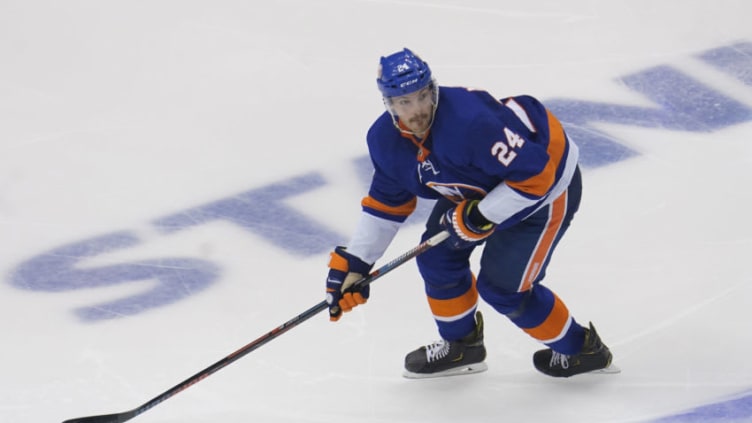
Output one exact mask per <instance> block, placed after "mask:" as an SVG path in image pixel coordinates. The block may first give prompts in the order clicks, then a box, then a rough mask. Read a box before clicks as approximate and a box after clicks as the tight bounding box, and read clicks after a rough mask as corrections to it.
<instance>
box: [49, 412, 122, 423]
mask: <svg viewBox="0 0 752 423" xmlns="http://www.w3.org/2000/svg"><path fill="white" fill-rule="evenodd" d="M135 416H136V413H135V412H133V411H127V412H125V413H115V414H102V415H101V416H89V417H78V418H75V419H70V420H66V421H64V422H63V423H123V422H124V421H126V420H130V419H132V418H133V417H135Z"/></svg>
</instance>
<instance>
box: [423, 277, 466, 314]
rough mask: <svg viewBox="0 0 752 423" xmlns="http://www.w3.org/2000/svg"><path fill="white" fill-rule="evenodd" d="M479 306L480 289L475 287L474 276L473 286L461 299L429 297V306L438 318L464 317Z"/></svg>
mask: <svg viewBox="0 0 752 423" xmlns="http://www.w3.org/2000/svg"><path fill="white" fill-rule="evenodd" d="M477 304H478V289H477V288H476V286H475V277H474V276H473V285H472V286H471V287H470V289H468V290H467V292H465V293H464V294H462V295H460V296H459V297H455V298H449V299H447V300H439V299H436V298H431V297H428V305H429V306H430V307H431V312H432V313H433V315H434V316H435V317H437V318H441V319H449V320H451V319H452V318H454V317H460V316H464V315H465V314H466V313H467V312H468V311H469V310H472V309H474V308H475V306H476V305H477Z"/></svg>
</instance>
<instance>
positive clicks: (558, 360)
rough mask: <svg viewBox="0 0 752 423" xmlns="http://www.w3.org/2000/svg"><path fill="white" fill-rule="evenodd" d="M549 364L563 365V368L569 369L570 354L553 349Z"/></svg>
mask: <svg viewBox="0 0 752 423" xmlns="http://www.w3.org/2000/svg"><path fill="white" fill-rule="evenodd" d="M549 365H550V366H551V367H554V366H557V365H561V368H562V369H568V368H569V356H568V355H566V354H561V353H557V352H556V351H553V354H552V355H551V361H550V362H549Z"/></svg>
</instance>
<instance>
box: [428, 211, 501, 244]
mask: <svg viewBox="0 0 752 423" xmlns="http://www.w3.org/2000/svg"><path fill="white" fill-rule="evenodd" d="M479 202H480V200H465V201H463V202H461V203H460V204H458V205H457V207H455V208H453V209H449V210H447V212H446V213H444V215H443V216H441V221H440V223H441V226H442V227H443V228H444V229H446V230H447V231H448V232H449V238H448V239H447V241H446V242H447V243H448V244H449V245H450V246H451V247H452V248H454V249H456V250H459V249H462V248H469V247H471V246H473V245H475V244H478V243H479V242H482V241H483V240H484V239H486V238H488V237H489V236H490V235H491V234H492V233H493V231H494V229H496V225H495V224H494V223H492V222H490V221H489V220H488V219H486V218H485V217H484V216H483V215H482V214H481V213H480V210H478V203H479Z"/></svg>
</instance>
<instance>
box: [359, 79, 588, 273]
mask: <svg viewBox="0 0 752 423" xmlns="http://www.w3.org/2000/svg"><path fill="white" fill-rule="evenodd" d="M367 142H368V149H369V153H370V156H371V160H372V162H373V166H374V175H373V179H372V182H371V186H370V189H369V192H368V196H367V197H365V198H364V199H363V201H362V209H363V211H364V214H365V216H364V217H363V218H362V219H361V222H360V224H359V226H358V228H357V230H356V232H355V234H354V235H353V239H352V240H351V242H350V243H349V249H350V252H351V253H353V254H355V255H357V256H358V257H361V258H362V259H363V260H365V261H367V262H373V261H375V260H376V259H378V258H379V257H380V256H381V254H383V252H384V250H385V249H386V247H387V246H388V244H389V243H390V242H391V239H392V238H393V236H394V234H395V233H396V230H397V228H398V227H399V224H400V223H401V222H403V221H404V220H405V219H406V218H407V216H408V215H409V214H410V213H411V212H412V211H413V210H414V209H415V205H416V197H423V198H429V199H435V198H439V197H441V196H443V197H446V198H448V199H450V200H452V201H455V202H457V203H459V202H460V201H462V200H464V199H482V201H481V202H480V203H479V205H478V208H479V210H480V211H481V213H482V214H483V215H484V216H485V217H486V218H487V219H489V220H490V221H492V222H494V223H497V224H498V225H499V227H501V228H504V227H509V226H511V225H514V224H515V223H517V222H519V221H521V220H522V219H524V218H525V217H527V216H528V215H530V214H532V213H533V212H534V211H535V210H537V209H538V208H540V207H542V206H544V205H546V204H548V203H549V202H550V201H552V200H553V199H554V198H556V197H557V196H558V195H559V194H561V193H562V192H564V190H566V187H567V186H568V185H569V181H570V180H571V177H572V175H573V174H574V170H575V168H576V165H577V159H578V150H577V147H576V145H575V144H573V143H572V142H571V141H570V140H569V139H568V138H567V136H566V134H565V133H564V130H563V128H562V126H561V124H560V123H559V121H558V120H557V119H556V117H555V116H554V115H553V114H552V113H551V112H550V111H548V110H547V109H546V108H545V107H544V106H543V105H542V104H541V103H540V102H539V101H538V100H536V99H535V98H533V97H530V96H517V97H509V98H506V99H502V100H497V99H496V98H494V97H493V96H491V95H490V94H489V93H488V92H486V91H478V90H470V89H466V88H461V87H440V88H439V101H438V107H437V109H436V113H435V116H434V121H433V124H432V126H431V128H430V131H429V132H428V134H427V135H426V136H425V137H424V138H423V139H417V138H415V137H414V136H413V135H411V134H409V133H408V132H405V131H400V130H399V129H398V128H397V127H395V125H394V123H393V121H392V116H391V115H390V114H389V113H388V112H384V114H382V115H381V116H380V117H379V118H378V119H377V120H376V121H375V122H374V124H373V125H372V126H371V128H370V129H369V131H368V135H367Z"/></svg>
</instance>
